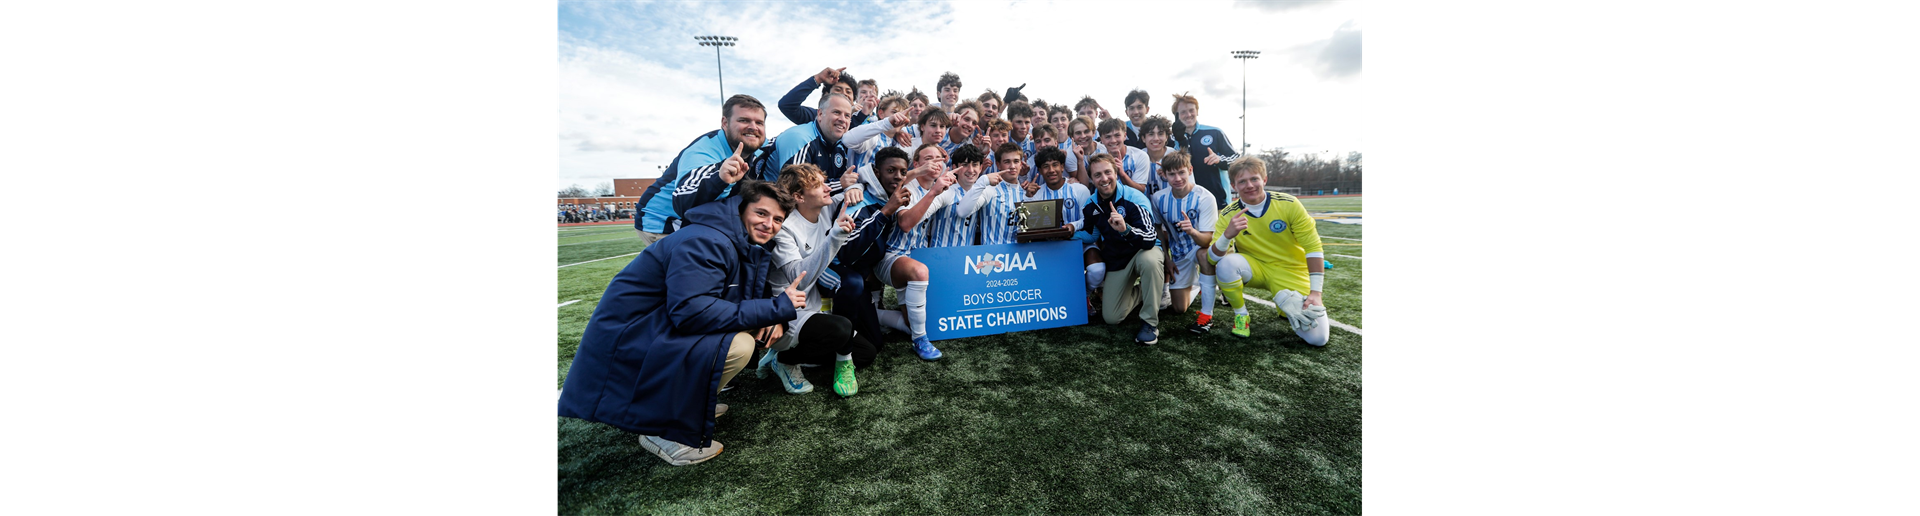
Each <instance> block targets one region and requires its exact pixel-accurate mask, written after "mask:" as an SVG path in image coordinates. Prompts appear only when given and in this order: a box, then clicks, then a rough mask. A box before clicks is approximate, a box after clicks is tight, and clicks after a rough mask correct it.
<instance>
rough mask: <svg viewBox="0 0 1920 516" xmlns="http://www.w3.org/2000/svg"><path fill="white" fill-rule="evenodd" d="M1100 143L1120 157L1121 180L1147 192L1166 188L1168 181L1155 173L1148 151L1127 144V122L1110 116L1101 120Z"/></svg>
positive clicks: (1150, 194)
mask: <svg viewBox="0 0 1920 516" xmlns="http://www.w3.org/2000/svg"><path fill="white" fill-rule="evenodd" d="M1098 129H1099V132H1100V145H1101V146H1102V147H1106V149H1107V153H1108V154H1112V155H1113V156H1114V157H1116V158H1119V159H1120V182H1121V184H1125V185H1127V186H1130V187H1133V189H1135V190H1139V191H1140V192H1141V193H1145V194H1147V195H1148V196H1149V197H1151V196H1152V195H1153V193H1154V192H1158V191H1160V189H1162V188H1166V187H1167V185H1166V183H1162V182H1160V178H1159V177H1157V176H1155V175H1154V174H1153V162H1152V161H1151V160H1149V159H1147V151H1145V150H1143V149H1137V148H1134V147H1131V146H1128V145H1127V122H1126V121H1125V120H1119V119H1114V118H1109V119H1106V120H1101V121H1100V126H1099V128H1098Z"/></svg>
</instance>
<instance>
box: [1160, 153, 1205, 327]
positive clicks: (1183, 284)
mask: <svg viewBox="0 0 1920 516" xmlns="http://www.w3.org/2000/svg"><path fill="white" fill-rule="evenodd" d="M1156 118H1157V117H1156ZM1160 122H1161V124H1163V125H1164V124H1165V123H1166V119H1165V118H1161V119H1160ZM1187 160H1188V157H1187V153H1186V152H1184V151H1173V152H1172V153H1169V154H1167V155H1166V157H1164V158H1162V159H1161V160H1160V166H1159V167H1158V170H1157V171H1156V173H1157V174H1159V175H1160V178H1161V180H1162V181H1164V182H1166V183H1167V188H1166V189H1163V190H1160V191H1159V192H1155V193H1154V194H1153V195H1151V196H1150V197H1151V199H1152V201H1153V213H1154V217H1153V218H1154V222H1156V223H1158V224H1160V227H1161V228H1163V229H1164V231H1162V232H1161V233H1160V240H1161V242H1162V243H1161V247H1162V248H1164V249H1166V250H1167V255H1168V260H1167V262H1168V263H1167V265H1168V268H1169V269H1172V270H1173V275H1172V276H1170V277H1169V279H1170V280H1171V281H1168V282H1167V287H1168V288H1169V289H1172V291H1173V292H1172V298H1173V299H1172V301H1173V302H1172V303H1170V304H1169V306H1171V307H1173V311H1175V312H1180V313H1185V312H1186V311H1187V306H1189V305H1191V304H1193V287H1195V286H1198V287H1200V316H1199V320H1198V321H1196V322H1195V323H1194V324H1193V326H1191V327H1189V328H1187V330H1188V331H1191V332H1193V333H1196V334H1204V333H1207V331H1208V330H1211V329H1213V289H1214V285H1213V269H1212V268H1211V267H1207V268H1205V270H1202V267H1201V265H1211V264H1208V263H1204V262H1202V261H1201V260H1200V251H1201V250H1204V249H1206V248H1207V246H1208V245H1212V244H1213V224H1214V220H1215V219H1216V218H1218V217H1219V216H1220V212H1219V211H1218V210H1217V209H1215V208H1214V206H1219V204H1218V203H1215V202H1214V200H1213V194H1209V193H1207V190H1206V189H1204V188H1194V187H1193V166H1192V165H1190V164H1188V161H1187Z"/></svg>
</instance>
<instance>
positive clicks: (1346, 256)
mask: <svg viewBox="0 0 1920 516" xmlns="http://www.w3.org/2000/svg"><path fill="white" fill-rule="evenodd" d="M1327 256H1338V257H1341V258H1352V259H1355V260H1358V259H1360V257H1358V256H1353V255H1346V254H1333V253H1327Z"/></svg>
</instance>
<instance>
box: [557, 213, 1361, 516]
mask: <svg viewBox="0 0 1920 516" xmlns="http://www.w3.org/2000/svg"><path fill="white" fill-rule="evenodd" d="M1329 201H1337V203H1334V202H1329ZM1323 202H1326V204H1323ZM1305 203H1306V205H1307V206H1308V208H1309V209H1310V210H1314V211H1328V210H1337V211H1351V212H1358V211H1359V207H1360V206H1359V198H1357V197H1342V198H1332V199H1318V200H1316V199H1308V200H1305ZM1317 226H1318V229H1319V230H1320V232H1321V234H1322V235H1324V236H1331V237H1340V238H1350V239H1354V240H1334V239H1324V242H1325V243H1351V244H1359V243H1361V242H1360V241H1359V240H1358V239H1360V238H1361V236H1360V235H1361V227H1360V226H1359V225H1347V224H1334V223H1327V222H1321V223H1319V224H1317ZM559 235H560V237H559V246H560V247H559V248H558V249H559V254H560V255H561V256H560V260H559V261H560V264H559V265H567V264H572V263H579V262H585V261H588V260H595V259H600V258H606V257H610V256H618V255H622V254H627V253H634V252H638V251H640V250H641V249H642V246H641V245H640V241H639V239H638V238H637V237H636V235H635V233H634V231H633V229H632V228H631V227H630V226H627V227H617V228H615V227H608V228H604V231H603V228H593V229H587V230H574V231H562V232H560V233H559ZM1327 249H1328V252H1331V253H1338V254H1347V255H1352V256H1360V252H1359V249H1360V247H1359V246H1357V245H1355V246H1329V247H1327ZM1349 251H1350V252H1349ZM1332 260H1333V261H1334V268H1333V269H1331V270H1329V271H1328V273H1327V275H1328V279H1327V284H1328V286H1327V289H1326V290H1325V292H1324V298H1325V301H1326V303H1327V306H1328V314H1329V315H1330V316H1332V317H1333V318H1334V319H1336V320H1338V321H1340V322H1342V323H1345V324H1348V325H1351V326H1355V327H1362V326H1363V324H1362V321H1363V319H1362V318H1361V301H1360V300H1361V281H1360V272H1361V271H1360V269H1361V260H1355V259H1347V258H1338V257H1335V258H1332ZM629 261H631V258H630V257H629V258H616V259H610V260H603V261H598V262H592V263H584V264H581V265H573V266H569V267H564V268H560V269H559V270H558V271H559V292H558V294H559V296H558V299H557V301H556V304H559V303H566V302H568V301H572V300H579V301H578V302H575V303H572V304H568V305H565V306H561V307H559V308H558V311H559V314H558V316H559V335H558V338H559V341H558V343H559V348H558V349H559V353H558V362H557V364H556V366H557V376H558V378H557V382H564V381H565V375H566V372H567V368H568V366H569V365H570V364H571V363H572V360H573V354H574V351H575V349H577V346H578V344H579V339H580V335H581V332H582V331H583V329H584V327H585V326H586V323H587V320H588V319H589V318H590V317H591V315H592V313H593V309H594V307H595V306H596V305H597V303H598V301H599V297H600V294H601V292H602V291H603V290H604V289H605V288H606V285H607V282H608V281H609V280H611V279H612V277H613V276H614V274H616V273H618V272H619V271H620V270H621V269H622V268H624V267H625V266H626V264H627V263H628V262H629ZM1247 292H1248V295H1249V297H1252V296H1270V293H1267V292H1258V291H1256V290H1254V289H1248V291H1247ZM891 294H892V292H888V295H887V296H886V297H887V299H888V303H892V295H891ZM1248 307H1249V309H1250V310H1251V311H1252V313H1253V315H1254V316H1253V331H1254V334H1253V338H1250V339H1240V338H1236V337H1233V336H1232V335H1230V334H1228V328H1227V327H1228V326H1230V323H1229V322H1227V321H1217V322H1216V323H1215V325H1214V330H1213V333H1211V334H1209V335H1204V336H1196V335H1192V334H1189V333H1186V331H1185V330H1184V328H1185V327H1186V326H1187V325H1188V324H1190V323H1192V322H1193V318H1194V315H1193V314H1191V313H1187V314H1171V313H1163V314H1162V316H1161V320H1162V326H1163V328H1162V331H1161V341H1160V343H1159V344H1158V345H1155V346H1139V345H1137V344H1135V343H1134V342H1133V332H1134V330H1135V329H1137V328H1138V326H1139V322H1138V320H1137V319H1132V318H1130V319H1129V320H1128V321H1125V322H1122V323H1121V324H1119V325H1114V326H1108V325H1104V324H1100V323H1099V321H1097V320H1096V321H1095V322H1094V323H1093V324H1089V325H1085V326H1077V327H1070V328H1055V329H1049V330H1041V331H1030V332H1021V333H1013V334H1002V335H993V336H985V337H972V338H965V339H956V340H948V341H939V342H937V344H938V345H939V347H940V348H941V350H943V351H945V352H946V357H945V358H943V359H941V360H939V361H936V362H925V361H921V360H920V359H919V358H917V357H915V356H914V355H913V352H912V350H911V345H910V344H908V343H906V342H905V340H904V338H902V337H900V336H898V335H889V336H888V338H886V339H883V341H884V342H883V343H882V344H881V351H880V356H879V358H878V359H876V360H875V363H874V366H873V367H871V368H869V369H865V370H861V371H860V373H859V377H860V393H859V394H858V395H856V396H853V397H851V398H847V399H840V398H839V397H837V396H835V395H833V394H832V389H831V387H830V384H831V382H832V378H831V377H832V368H831V367H821V368H810V369H806V370H805V371H806V376H807V378H808V379H809V380H810V381H812V382H814V384H815V391H814V392H812V393H809V394H802V395H792V394H787V393H786V392H785V391H783V390H781V389H780V387H779V386H778V385H777V384H776V381H775V380H773V379H772V378H771V375H769V378H768V379H757V378H755V377H754V376H753V371H752V365H749V366H748V370H747V371H746V372H743V373H741V375H740V376H739V377H738V378H736V379H735V380H734V382H733V383H734V385H735V388H734V389H732V390H730V391H727V392H726V393H724V394H722V395H721V400H722V401H723V402H725V403H727V404H729V405H730V406H731V410H729V412H728V413H727V415H725V416H722V417H721V418H720V419H719V421H718V424H717V427H716V431H715V436H714V438H715V440H718V441H720V442H722V443H724V444H725V446H726V451H725V452H724V453H722V454H721V455H720V456H719V457H717V458H715V459H713V460H711V461H708V462H705V463H702V464H697V465H693V466H686V467H673V466H669V465H667V464H666V463H665V462H663V461H661V460H659V459H658V458H656V457H654V456H653V455H651V454H649V453H647V452H646V451H645V450H643V449H641V448H640V446H639V444H638V443H637V438H636V436H634V435H633V434H628V433H626V432H623V431H621V430H618V429H615V428H613V427H610V426H607V425H602V424H597V423H588V422H584V421H580V420H576V419H569V418H557V419H558V423H559V443H558V446H559V450H558V453H559V485H558V489H559V493H558V494H559V508H560V512H561V513H563V514H662V513H665V514H687V513H697V514H757V513H800V514H842V513H861V514H871V513H908V514H932V513H968V514H981V513H989V514H999V513H1023V514H1027V513H1047V514H1053V513H1077V514H1084V513H1199V512H1205V513H1217V512H1226V513H1259V514H1353V513H1359V512H1360V493H1361V486H1360V464H1361V435H1360V421H1361V419H1360V418H1361V410H1360V400H1361V390H1360V379H1361V375H1360V356H1361V336H1360V335H1356V334H1354V333H1351V332H1348V331H1344V330H1340V329H1335V330H1333V333H1332V340H1331V341H1330V342H1329V343H1328V345H1327V346H1326V347H1324V348H1314V347H1310V346H1307V345H1306V344H1305V343H1304V342H1301V341H1300V339H1299V338H1298V337H1295V336H1294V335H1293V333H1292V331H1291V330H1289V329H1288V328H1287V326H1286V323H1285V320H1284V319H1283V318H1281V317H1279V316H1277V315H1276V314H1275V313H1274V311H1273V309H1271V308H1268V307H1266V306H1264V305H1260V304H1256V303H1252V302H1249V303H1248ZM1215 314H1216V315H1217V316H1219V315H1225V316H1226V317H1225V318H1226V319H1228V320H1230V319H1231V314H1232V310H1231V309H1229V308H1227V307H1225V306H1221V307H1218V308H1216V310H1215ZM557 387H558V383H556V388H557Z"/></svg>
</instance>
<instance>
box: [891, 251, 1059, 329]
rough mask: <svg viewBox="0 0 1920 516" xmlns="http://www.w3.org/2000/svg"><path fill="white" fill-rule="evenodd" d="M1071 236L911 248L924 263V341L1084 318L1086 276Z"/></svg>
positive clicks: (1054, 323)
mask: <svg viewBox="0 0 1920 516" xmlns="http://www.w3.org/2000/svg"><path fill="white" fill-rule="evenodd" d="M1081 249H1082V246H1081V244H1080V242H1078V241H1074V240H1067V241H1057V242H1028V243H1024V244H1001V245H976V246H967V247H923V248H920V249H914V250H913V254H912V255H911V256H912V257H913V259H915V260H919V261H920V263H923V264H926V266H927V273H928V275H929V276H930V277H931V278H932V279H933V281H929V282H927V283H928V284H927V338H928V339H929V340H946V339H957V338H961V337H973V336H978V335H994V334H1000V333H1007V332H1014V331H1026V330H1038V329H1043V328H1058V327H1062V326H1077V325H1081V324H1086V323H1087V281H1086V279H1085V278H1086V272H1085V269H1084V267H1083V266H1082V261H1083V260H1082V259H1081V256H1080V253H1081Z"/></svg>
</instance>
